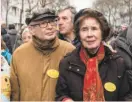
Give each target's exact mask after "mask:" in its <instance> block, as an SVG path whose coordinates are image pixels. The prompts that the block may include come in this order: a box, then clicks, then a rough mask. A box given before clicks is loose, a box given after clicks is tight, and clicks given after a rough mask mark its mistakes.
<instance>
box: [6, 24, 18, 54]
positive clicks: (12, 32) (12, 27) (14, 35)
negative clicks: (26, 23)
mask: <svg viewBox="0 0 132 102" xmlns="http://www.w3.org/2000/svg"><path fill="white" fill-rule="evenodd" d="M8 29H9V30H8V34H9V35H10V39H11V46H12V53H13V52H14V50H15V42H16V40H17V36H18V35H17V34H18V32H17V30H16V29H15V25H14V24H9V27H8Z"/></svg>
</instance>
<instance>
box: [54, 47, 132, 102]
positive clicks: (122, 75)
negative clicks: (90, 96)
mask: <svg viewBox="0 0 132 102" xmlns="http://www.w3.org/2000/svg"><path fill="white" fill-rule="evenodd" d="M79 51H80V48H77V49H75V50H74V51H73V52H72V53H71V54H69V55H67V56H66V57H65V58H64V59H63V60H62V61H61V63H60V76H59V79H58V82H57V86H56V94H57V95H56V100H57V101H61V100H63V99H64V98H66V97H67V98H71V99H73V100H74V101H82V100H83V93H82V92H83V80H84V75H85V71H86V67H85V65H84V63H83V62H82V61H81V60H80V57H79ZM99 74H100V77H101V80H102V84H103V87H104V84H105V83H107V82H112V83H114V84H115V85H116V90H115V91H113V92H109V91H107V90H106V89H105V88H104V96H105V100H106V101H118V100H122V101H123V100H127V101H130V100H131V101H132V73H131V71H130V69H127V68H126V66H125V64H124V60H123V58H122V57H121V56H120V55H118V54H112V52H111V51H110V50H109V49H108V48H106V47H105V58H104V59H103V61H102V62H101V63H100V64H99Z"/></svg>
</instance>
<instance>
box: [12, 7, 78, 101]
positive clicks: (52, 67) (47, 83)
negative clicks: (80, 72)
mask: <svg viewBox="0 0 132 102" xmlns="http://www.w3.org/2000/svg"><path fill="white" fill-rule="evenodd" d="M56 18H57V16H56V15H55V11H54V10H51V9H40V10H38V11H34V12H33V13H32V15H31V16H30V17H27V18H26V20H25V21H26V24H27V25H28V28H29V30H30V33H31V34H32V41H30V42H27V43H24V44H22V45H21V46H20V47H18V48H17V49H16V50H15V52H14V54H13V57H12V62H11V89H12V92H11V100H12V101H53V100H54V99H55V86H56V81H57V79H58V76H59V72H58V68H59V63H60V60H61V59H62V58H63V57H64V56H65V55H66V54H67V53H69V52H71V51H72V50H73V49H75V47H74V46H73V45H72V44H70V43H68V42H65V41H62V40H60V39H58V37H57V29H56V28H57V21H56Z"/></svg>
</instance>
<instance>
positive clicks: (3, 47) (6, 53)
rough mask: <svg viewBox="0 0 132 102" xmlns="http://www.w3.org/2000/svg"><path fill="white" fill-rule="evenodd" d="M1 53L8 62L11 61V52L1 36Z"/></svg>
mask: <svg viewBox="0 0 132 102" xmlns="http://www.w3.org/2000/svg"><path fill="white" fill-rule="evenodd" d="M1 55H2V56H4V57H5V59H6V60H7V62H8V64H9V65H10V63H11V54H10V52H9V50H8V48H7V46H6V43H5V42H4V40H3V38H1Z"/></svg>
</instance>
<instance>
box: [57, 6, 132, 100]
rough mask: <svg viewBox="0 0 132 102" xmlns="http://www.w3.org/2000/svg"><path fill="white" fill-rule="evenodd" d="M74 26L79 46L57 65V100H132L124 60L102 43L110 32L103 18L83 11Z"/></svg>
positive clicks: (79, 13)
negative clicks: (58, 72)
mask: <svg viewBox="0 0 132 102" xmlns="http://www.w3.org/2000/svg"><path fill="white" fill-rule="evenodd" d="M74 26H75V32H76V34H77V36H78V37H79V39H80V41H81V46H80V48H77V49H75V50H74V51H73V52H72V53H71V54H69V55H67V56H66V57H65V58H64V59H63V60H62V61H61V63H60V76H59V79H58V82H57V86H56V93H57V96H56V100H57V101H68V102H70V101H118V100H129V101H130V100H132V82H131V81H132V80H131V81H130V82H131V83H130V82H129V80H130V79H129V80H128V77H130V73H128V70H127V68H126V66H125V65H124V60H123V58H122V57H121V56H120V55H118V53H116V54H114V53H113V52H111V50H110V49H109V47H107V46H106V44H105V43H103V42H104V41H105V40H106V38H107V36H108V35H109V31H110V28H109V25H108V22H107V20H106V19H105V17H104V16H103V15H102V14H101V13H100V12H98V11H96V10H92V9H88V8H86V9H83V10H81V11H79V12H78V13H77V15H76V16H75V19H74Z"/></svg>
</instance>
